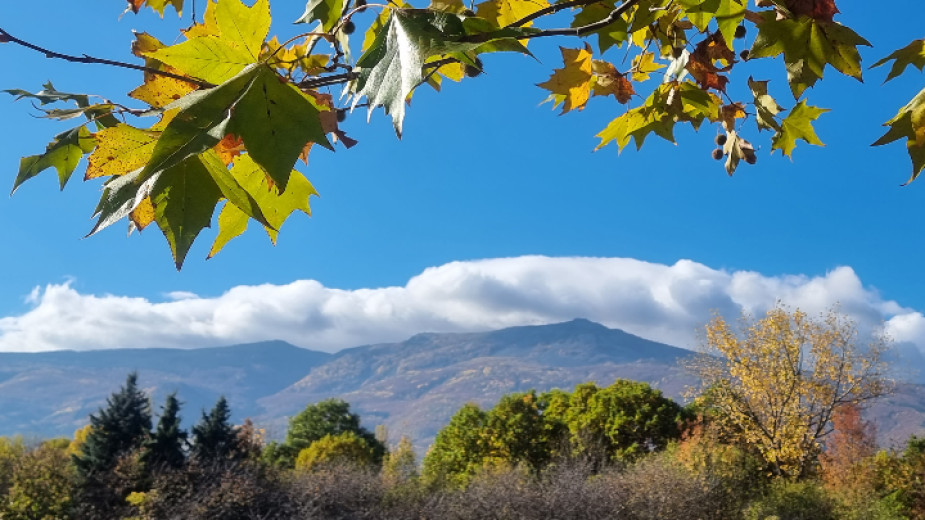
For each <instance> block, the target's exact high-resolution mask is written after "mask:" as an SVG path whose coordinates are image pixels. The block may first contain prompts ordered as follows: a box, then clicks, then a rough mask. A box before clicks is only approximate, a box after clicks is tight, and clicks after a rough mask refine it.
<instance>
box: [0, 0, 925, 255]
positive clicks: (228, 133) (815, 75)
mask: <svg viewBox="0 0 925 520" xmlns="http://www.w3.org/2000/svg"><path fill="white" fill-rule="evenodd" d="M123 5H124V6H125V4H123ZM125 7H126V10H127V11H129V12H133V13H135V14H138V15H142V13H144V11H145V10H146V9H150V10H153V12H155V13H157V14H158V15H160V16H161V17H163V16H164V15H165V14H166V13H167V12H168V8H172V9H173V10H174V11H176V12H177V13H178V14H179V13H184V12H192V13H193V23H192V25H190V26H189V27H188V28H187V29H185V30H183V31H182V34H181V35H178V37H177V39H174V38H171V39H170V41H171V43H164V42H162V41H160V40H158V39H157V38H155V37H153V36H152V35H150V34H147V33H138V34H135V35H134V42H132V45H131V49H130V50H131V54H130V55H128V56H127V57H126V60H125V61H113V60H108V59H102V58H96V57H92V56H87V55H83V54H79V53H76V54H65V53H62V52H58V51H56V50H53V49H45V48H43V47H41V46H40V45H39V44H37V43H35V42H26V41H23V40H21V39H19V38H17V37H16V36H14V35H13V34H11V33H10V32H7V31H6V30H5V29H3V28H0V42H2V43H7V44H11V45H22V46H25V47H28V48H30V49H32V50H35V51H38V52H40V53H41V54H37V55H36V56H42V55H44V56H47V57H49V58H57V59H62V60H67V61H72V62H78V63H87V64H104V65H111V66H117V67H121V68H123V69H130V70H133V71H134V73H138V74H139V76H140V77H139V80H140V81H141V84H140V85H139V86H138V87H137V88H135V89H134V90H132V91H131V92H129V93H128V96H129V98H130V99H131V100H132V101H133V103H119V102H116V101H112V98H113V97H114V95H115V93H104V94H103V95H99V96H97V95H86V94H73V93H67V92H61V91H58V90H57V89H56V88H55V87H54V85H53V84H52V83H51V82H49V83H47V84H45V85H44V86H43V88H42V89H41V90H39V91H37V92H36V91H29V90H21V89H15V90H7V91H6V92H8V93H10V94H12V95H14V96H16V97H17V98H20V99H23V98H25V99H28V100H30V101H31V102H33V103H34V104H35V105H36V106H37V108H39V110H41V112H42V113H43V116H44V117H47V118H51V119H57V120H78V121H80V122H79V123H78V124H77V125H76V126H75V127H74V128H72V129H71V130H68V131H65V132H62V133H60V134H58V135H56V136H55V137H54V138H53V139H52V140H51V142H50V143H49V144H48V145H47V146H46V148H45V151H44V152H42V153H39V154H36V155H31V156H27V157H24V158H23V159H22V161H21V163H20V167H19V171H18V173H17V176H16V179H15V181H14V184H13V189H14V191H15V190H16V189H18V188H19V187H20V186H21V185H22V184H23V183H24V182H26V181H28V180H29V179H31V178H33V177H35V176H36V175H38V174H40V173H42V172H43V171H45V170H48V169H53V170H55V171H56V173H57V175H58V180H59V183H60V185H61V187H62V188H63V187H64V186H65V185H66V184H67V183H68V182H69V180H70V178H71V177H72V174H73V173H74V172H75V171H76V169H77V167H78V165H79V164H80V163H81V159H82V158H83V157H85V156H86V157H87V168H86V172H85V174H84V178H85V179H86V180H91V179H100V180H102V182H103V183H104V190H103V194H102V197H101V199H100V201H99V204H98V205H97V207H96V210H95V212H94V215H95V217H96V218H97V222H96V224H95V225H94V226H93V227H92V229H91V230H90V234H94V233H97V232H99V231H101V230H103V229H105V228H107V227H109V226H111V225H113V224H115V223H117V222H121V221H127V222H128V226H129V229H130V230H143V229H145V228H147V227H149V226H151V225H154V226H156V227H157V228H159V229H160V230H161V232H162V233H163V234H164V236H165V238H166V239H167V242H168V245H169V247H170V250H171V252H172V255H173V259H174V261H175V263H176V266H177V268H180V267H181V266H182V264H183V262H184V260H185V258H186V255H187V253H188V252H189V250H190V247H191V245H192V244H193V242H194V241H195V240H196V239H197V238H198V237H199V235H200V233H201V232H202V231H203V229H204V228H206V227H207V226H209V225H210V224H211V223H212V221H213V219H214V218H215V216H216V215H217V221H218V233H217V236H216V237H215V238H214V240H213V244H212V247H211V250H210V252H209V256H210V257H211V256H213V255H215V254H217V253H218V252H219V251H220V250H221V249H222V248H223V247H224V246H225V245H226V244H227V243H228V241H230V240H232V239H233V238H235V237H237V236H239V235H240V234H242V233H243V232H244V231H245V230H246V229H247V227H248V225H249V223H250V222H252V221H253V222H256V223H257V224H258V225H259V226H261V227H262V228H263V229H264V230H265V231H266V232H267V234H268V236H269V238H270V239H271V241H273V242H274V243H275V241H276V239H277V236H278V232H279V229H280V227H281V226H282V224H283V223H284V222H285V221H286V219H287V218H288V217H289V216H290V215H291V214H293V213H296V212H303V213H306V214H308V213H310V206H309V199H310V198H311V197H312V196H314V195H316V192H315V189H314V187H313V186H312V184H311V183H310V182H309V180H308V178H307V177H306V176H305V175H304V174H303V173H302V172H301V171H299V170H298V169H295V166H296V164H297V162H298V161H299V160H302V161H305V162H306V164H307V161H308V156H309V154H310V153H311V152H313V151H314V150H317V149H318V148H327V149H329V150H333V149H335V147H338V146H341V145H343V146H344V147H346V148H350V147H352V146H353V145H355V144H356V141H355V140H353V139H352V138H351V137H350V136H348V135H346V134H345V133H344V132H343V131H342V130H341V129H340V128H339V127H338V123H339V121H342V120H343V118H344V117H345V114H347V113H348V112H349V111H353V110H355V109H359V108H362V107H366V108H367V111H369V112H372V111H373V110H374V109H376V108H377V107H383V108H384V110H385V112H386V113H387V114H388V115H389V116H390V117H391V119H392V122H393V126H394V128H395V131H396V133H397V134H398V135H399V136H401V135H402V133H403V122H404V119H405V116H406V112H408V111H409V110H410V109H409V101H410V99H411V97H412V96H413V94H414V92H415V89H417V88H418V87H420V86H421V85H424V84H428V85H430V86H432V87H434V88H438V89H439V88H440V87H441V85H442V84H443V83H444V82H445V81H446V80H451V81H454V82H458V81H463V80H465V81H471V80H472V79H471V78H474V77H476V76H478V75H479V74H481V72H482V71H483V70H485V69H486V67H488V66H489V65H490V64H488V63H487V62H486V61H484V60H483V57H485V56H487V55H489V54H491V53H498V52H507V53H518V54H523V55H527V56H529V55H532V51H531V50H530V49H531V48H534V46H535V44H531V42H532V41H533V40H536V39H540V38H556V37H563V38H574V37H578V38H579V40H580V43H579V44H577V45H572V44H569V47H562V48H561V55H562V67H560V68H557V69H555V70H554V71H553V72H552V74H551V76H550V77H549V78H548V79H547V80H546V81H539V82H538V83H537V84H538V86H539V87H540V88H541V89H544V90H545V91H547V93H548V97H547V100H548V101H550V102H551V103H553V105H554V106H561V107H562V113H563V114H566V113H569V112H574V111H581V110H584V109H586V108H587V107H589V106H590V105H591V104H592V101H593V102H594V103H598V104H599V106H600V107H601V109H602V110H611V111H613V112H615V113H616V114H617V115H616V117H615V118H614V119H613V120H612V121H611V122H610V123H609V124H607V125H606V126H605V127H604V128H603V129H601V130H600V131H599V132H598V133H597V137H598V138H599V139H600V142H599V144H598V146H597V148H603V147H606V146H609V145H610V144H614V145H616V147H617V148H618V149H620V150H622V149H624V148H625V147H627V146H628V145H629V143H630V142H634V143H635V145H636V147H637V148H641V147H642V146H643V144H644V142H645V141H646V139H647V138H649V137H650V136H652V135H655V136H657V137H660V138H662V139H666V140H668V141H672V142H674V141H675V133H676V130H677V129H678V128H679V127H682V126H687V125H689V126H690V127H692V128H693V129H699V128H701V127H702V126H704V125H710V126H715V128H716V132H717V134H718V135H719V137H720V138H721V139H718V140H717V145H718V147H717V148H716V149H715V150H714V151H713V156H714V157H715V158H717V159H720V160H722V161H723V164H724V166H725V170H726V171H727V172H728V173H729V174H730V175H732V174H733V173H734V172H735V171H736V170H737V169H738V168H739V166H740V165H741V163H742V161H744V162H745V163H747V164H753V163H755V162H756V161H757V160H758V151H759V149H760V148H762V147H761V145H760V144H755V143H758V139H759V138H765V139H767V140H768V141H769V144H770V146H769V149H770V151H771V152H772V153H773V152H775V151H780V152H781V153H782V154H783V155H786V156H788V157H793V153H794V150H795V148H796V146H797V142H798V141H803V142H805V143H808V144H814V145H821V144H822V140H821V139H820V137H819V136H818V135H817V134H816V131H815V129H814V127H813V124H814V122H815V121H816V120H817V119H818V118H819V117H820V116H822V115H823V114H824V113H826V112H827V111H828V109H825V108H821V107H819V106H816V105H815V104H813V103H810V102H809V100H808V99H807V96H806V92H807V89H809V88H810V87H812V86H814V85H815V84H816V83H817V82H818V81H820V80H821V79H822V78H823V74H824V73H825V71H826V69H828V68H832V69H835V71H837V72H839V73H841V74H843V75H845V76H848V77H851V78H856V79H858V80H860V79H861V77H862V75H861V72H862V65H861V57H860V53H859V51H858V49H859V47H863V46H869V45H871V44H870V42H868V41H867V40H866V39H865V38H863V37H862V36H861V35H859V34H858V33H857V32H855V31H854V30H853V29H851V28H849V27H847V26H845V25H842V24H840V23H839V22H838V21H837V15H838V13H839V9H838V7H836V4H835V1H834V0H757V1H756V2H754V5H750V4H749V3H748V2H747V0H623V1H617V0H574V1H569V2H556V3H551V2H549V1H548V0H483V1H481V2H479V3H477V4H475V5H473V6H467V5H465V4H464V3H463V2H462V1H461V0H433V1H432V2H431V3H430V5H427V6H424V5H419V6H412V5H410V4H406V3H404V2H391V3H388V4H376V3H367V2H366V1H364V0H309V1H308V2H307V4H306V5H305V9H304V12H303V13H302V14H301V16H299V17H298V18H297V19H296V17H297V16H298V13H297V12H286V11H285V10H286V9H289V8H290V7H291V6H290V5H284V4H281V3H280V4H276V5H274V6H273V7H274V9H278V10H279V12H277V11H272V12H271V5H270V1H269V0H254V1H253V3H252V5H247V4H246V3H244V2H242V0H208V1H207V2H206V7H205V11H204V12H203V13H201V15H202V16H201V19H199V18H197V17H196V14H195V7H196V6H195V4H194V3H192V2H188V1H187V2H184V0H129V1H128V5H127V6H125ZM470 7H471V8H470ZM851 8H852V9H855V8H857V9H860V8H862V7H861V6H851ZM367 10H373V11H374V12H375V13H376V16H375V18H374V19H373V21H372V22H371V23H370V24H369V26H368V27H366V28H365V30H362V28H358V27H357V23H358V21H359V19H360V17H356V16H355V15H357V14H358V13H362V12H364V11H367ZM273 15H275V16H282V17H284V18H285V19H296V21H297V23H300V24H306V25H304V27H305V30H304V32H302V33H301V34H298V35H296V36H294V37H292V38H288V39H281V38H279V37H277V36H271V35H270V27H271V22H272V20H273ZM569 20H570V22H569V23H568V24H567V25H568V26H567V27H556V25H557V24H559V23H561V22H562V21H569ZM752 37H753V39H752V40H751V41H750V42H749V39H750V38H752ZM923 41H925V40H915V41H913V42H912V43H910V44H909V45H908V46H906V47H904V48H902V49H899V50H897V51H895V52H893V53H892V54H889V55H888V56H886V57H885V58H883V59H881V60H880V61H878V62H876V63H874V67H877V66H882V65H885V64H887V63H890V62H892V68H891V70H890V71H889V73H888V74H887V76H886V79H887V80H890V79H893V78H895V77H897V76H898V75H899V74H902V73H903V72H904V71H905V70H906V69H907V68H908V66H909V65H913V66H915V67H916V68H918V69H920V70H921V69H922V68H923V67H925V57H923V56H925V51H923V49H925V47H923ZM775 57H782V58H783V60H782V61H783V63H782V65H783V66H782V67H775V68H774V69H773V70H777V71H778V74H779V75H780V77H781V78H783V79H777V78H766V77H759V78H755V77H753V76H754V75H755V74H756V72H758V73H761V74H766V71H767V70H769V69H767V68H762V69H756V68H754V67H753V66H752V65H751V64H752V63H753V62H755V61H756V60H761V59H766V58H775ZM541 79H542V78H537V80H541ZM769 81H773V82H775V84H779V83H782V82H784V81H785V82H786V83H787V84H788V85H789V87H790V91H791V93H792V95H793V101H792V103H789V106H788V103H785V102H779V101H778V100H776V99H774V98H773V97H772V95H771V94H770V91H771V90H770V89H769V88H768V84H769ZM330 88H339V89H340V90H341V92H340V93H341V96H337V95H333V96H332V95H331V94H330V93H328V92H327V90H328V89H330ZM322 89H324V90H325V92H322ZM608 103H611V104H610V105H609V108H608ZM886 125H887V126H888V127H889V129H888V130H887V132H886V133H885V134H884V135H883V136H882V137H880V138H879V139H877V140H876V141H875V142H874V144H875V145H881V144H887V143H891V142H894V141H897V140H899V141H903V142H905V143H906V145H907V150H908V153H909V156H910V157H911V159H912V166H913V168H912V175H911V177H910V179H909V180H910V181H911V180H914V179H915V178H916V176H918V174H919V173H920V172H921V171H922V169H923V168H925V142H923V140H922V135H923V132H925V130H923V129H925V91H923V92H920V93H919V94H918V95H916V96H915V97H914V98H913V99H912V101H910V102H909V103H908V104H907V105H905V106H904V107H902V108H901V109H900V110H899V112H898V113H897V114H896V116H895V117H894V118H893V119H891V120H890V121H888V122H887V123H886ZM762 131H765V132H767V134H765V136H766V137H765V136H763V135H762V134H761V133H760V132H762Z"/></svg>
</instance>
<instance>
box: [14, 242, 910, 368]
mask: <svg viewBox="0 0 925 520" xmlns="http://www.w3.org/2000/svg"><path fill="white" fill-rule="evenodd" d="M777 301H781V302H783V303H784V304H786V305H789V306H792V307H799V308H801V309H803V310H805V311H808V312H810V313H818V312H823V311H825V310H826V309H827V308H829V307H831V306H832V305H834V304H836V303H837V304H839V306H840V309H841V311H842V312H843V313H846V314H848V315H850V316H851V317H852V318H854V319H855V320H856V321H857V322H858V323H859V324H860V325H861V328H862V329H863V330H865V331H869V330H873V329H875V328H877V327H880V326H882V327H883V328H884V329H885V330H886V332H887V333H888V334H890V335H891V336H892V337H893V338H894V339H895V340H896V341H897V342H898V343H899V344H900V345H901V346H902V347H903V348H904V349H906V350H907V351H908V352H910V353H913V354H915V355H920V352H921V351H922V349H923V347H925V316H923V315H922V313H921V312H919V311H916V310H913V309H909V308H905V307H903V306H901V305H900V304H899V303H897V302H894V301H890V300H885V299H884V298H882V297H881V295H880V294H879V293H878V292H877V291H876V290H875V289H873V288H871V287H865V286H864V284H863V283H862V281H861V280H860V279H859V278H858V276H857V274H856V273H855V272H854V270H853V269H851V268H850V267H839V268H836V269H833V270H832V271H830V272H828V273H826V274H825V275H824V276H816V277H810V276H804V275H783V276H766V275H762V274H761V273H757V272H751V271H734V272H730V271H726V270H722V269H713V268H710V267H708V266H705V265H703V264H699V263H697V262H693V261H691V260H680V261H678V262H676V263H674V264H673V265H664V264H657V263H651V262H644V261H640V260H634V259H630V258H587V257H556V258H552V257H544V256H522V257H515V258H495V259H486V260H474V261H459V262H451V263H448V264H444V265H441V266H438V267H431V268H428V269H426V270H424V272H422V273H421V274H419V275H417V276H415V277H413V278H412V279H411V280H409V281H408V283H407V284H406V285H405V286H403V287H382V288H369V289H359V290H342V289H336V288H329V287H325V286H324V285H322V284H321V283H319V282H317V281H314V280H298V281H294V282H292V283H289V284H286V285H269V284H266V285H252V286H238V287H234V288H232V289H230V290H228V291H227V292H225V293H224V294H222V295H220V296H217V297H209V298H206V297H200V296H198V295H196V294H192V293H187V292H180V293H171V294H169V295H166V296H165V298H164V300H163V301H152V300H150V299H146V298H138V297H131V296H120V295H94V294H82V293H80V292H78V291H77V290H75V289H74V288H73V287H72V286H71V284H70V283H63V284H50V285H47V286H45V287H39V288H36V289H35V290H34V291H33V292H32V294H31V295H29V298H28V302H29V304H30V305H31V308H30V309H29V310H28V311H26V312H25V313H23V314H22V315H18V316H8V317H3V318H0V351H24V352H37V351H46V350H57V349H75V350H90V349H98V348H122V347H178V348H194V347H203V346H218V345H227V344H231V343H241V342H249V341H262V340H267V339H282V340H285V341H288V342H290V343H292V344H294V345H299V346H303V347H308V348H312V349H316V350H324V351H336V350H339V349H342V348H345V347H351V346H356V345H362V344H367V343H372V342H383V341H399V340H402V339H405V338H407V337H408V336H410V335H412V334H415V333H417V332H422V331H430V332H454V331H480V330H490V329H499V328H503V327H509V326H515V325H535V324H543V323H554V322H560V321H566V320H570V319H573V318H576V317H582V318H587V319H590V320H593V321H597V322H600V323H602V324H604V325H607V326H608V327H615V328H620V329H623V330H625V331H627V332H630V333H633V334H636V335H638V336H642V337H644V338H648V339H653V340H656V341H661V342H665V343H668V344H672V345H677V346H680V347H686V348H692V347H695V346H696V345H698V343H699V341H700V340H699V331H700V330H702V328H703V325H704V324H705V323H706V322H707V321H708V320H709V319H710V317H711V316H712V313H713V312H719V313H721V314H723V315H724V316H726V317H727V318H734V317H736V316H737V315H738V314H739V313H740V312H741V311H742V310H744V311H746V312H751V313H761V312H763V311H764V310H766V309H767V308H769V307H771V306H773V305H775V303H776V302H777ZM913 347H917V348H913Z"/></svg>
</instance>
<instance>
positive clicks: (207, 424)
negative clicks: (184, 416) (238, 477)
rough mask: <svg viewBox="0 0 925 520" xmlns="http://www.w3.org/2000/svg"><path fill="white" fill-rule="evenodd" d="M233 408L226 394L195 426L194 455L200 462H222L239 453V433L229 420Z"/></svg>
mask: <svg viewBox="0 0 925 520" xmlns="http://www.w3.org/2000/svg"><path fill="white" fill-rule="evenodd" d="M230 419H231V409H230V408H229V407H228V401H227V400H226V399H225V396H221V397H219V398H218V401H216V403H215V406H213V407H212V410H210V411H209V413H208V414H207V413H205V412H203V413H202V419H200V420H199V423H198V424H196V425H195V426H193V444H192V453H191V455H192V457H193V458H194V459H196V461H197V462H200V463H220V462H224V461H227V460H229V459H233V458H236V457H237V455H238V435H237V433H236V432H235V430H234V426H233V425H232V424H231V423H230V422H229V420H230Z"/></svg>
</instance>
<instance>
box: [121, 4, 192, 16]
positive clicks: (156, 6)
mask: <svg viewBox="0 0 925 520" xmlns="http://www.w3.org/2000/svg"><path fill="white" fill-rule="evenodd" d="M145 5H147V6H148V7H150V8H151V9H152V10H153V11H155V12H156V13H158V14H159V15H161V18H163V17H164V9H165V8H166V7H167V5H172V6H173V8H174V10H176V11H177V15H182V14H183V0H128V6H129V9H131V10H132V12H133V13H135V14H138V11H139V10H141V8H142V7H143V6H145Z"/></svg>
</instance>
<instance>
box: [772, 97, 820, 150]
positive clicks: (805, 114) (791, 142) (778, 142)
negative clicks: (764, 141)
mask: <svg viewBox="0 0 925 520" xmlns="http://www.w3.org/2000/svg"><path fill="white" fill-rule="evenodd" d="M828 111H829V109H827V108H819V107H814V106H811V105H807V104H806V100H805V99H804V100H802V101H800V102H799V103H797V106H795V107H793V110H791V111H790V114H789V115H788V116H787V117H785V118H784V120H783V121H782V122H781V125H780V126H781V129H780V131H779V132H778V133H777V134H775V135H774V137H772V138H771V150H780V151H781V152H783V154H784V155H786V156H788V157H791V158H792V157H793V149H794V148H796V140H797V139H802V140H803V141H806V142H807V143H809V144H814V145H817V146H824V145H823V144H822V141H820V140H819V137H818V136H817V135H816V131H815V130H813V126H812V122H813V121H815V120H816V119H818V118H819V116H820V115H822V114H824V113H826V112H828Z"/></svg>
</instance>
